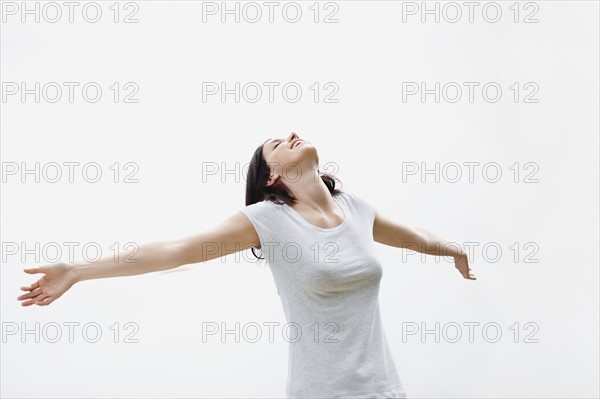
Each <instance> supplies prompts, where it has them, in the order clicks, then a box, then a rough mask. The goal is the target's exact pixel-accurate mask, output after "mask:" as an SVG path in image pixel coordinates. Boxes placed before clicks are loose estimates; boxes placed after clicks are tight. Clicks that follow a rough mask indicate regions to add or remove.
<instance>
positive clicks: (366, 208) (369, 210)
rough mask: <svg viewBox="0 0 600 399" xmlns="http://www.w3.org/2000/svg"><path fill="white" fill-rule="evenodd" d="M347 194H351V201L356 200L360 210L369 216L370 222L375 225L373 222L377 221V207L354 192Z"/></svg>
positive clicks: (355, 202)
mask: <svg viewBox="0 0 600 399" xmlns="http://www.w3.org/2000/svg"><path fill="white" fill-rule="evenodd" d="M347 194H348V195H349V196H350V199H351V201H352V202H354V204H355V206H356V207H357V209H358V212H360V213H361V214H362V215H366V216H368V218H369V221H370V224H371V225H373V223H375V208H373V207H372V206H371V204H370V203H369V202H367V201H366V200H365V199H363V198H362V197H361V196H359V195H356V194H353V193H347Z"/></svg>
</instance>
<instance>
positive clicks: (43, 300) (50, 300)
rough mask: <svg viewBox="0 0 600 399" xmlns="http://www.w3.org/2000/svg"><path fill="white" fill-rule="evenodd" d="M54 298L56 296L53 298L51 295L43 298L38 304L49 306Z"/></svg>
mask: <svg viewBox="0 0 600 399" xmlns="http://www.w3.org/2000/svg"><path fill="white" fill-rule="evenodd" d="M53 300H54V298H52V297H51V296H49V297H46V298H44V299H42V300H41V301H39V302H37V303H36V305H38V306H48V305H50V304H51V303H52V301H53Z"/></svg>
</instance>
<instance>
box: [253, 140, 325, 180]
mask: <svg viewBox="0 0 600 399" xmlns="http://www.w3.org/2000/svg"><path fill="white" fill-rule="evenodd" d="M263 158H264V159H265V161H266V162H267V165H268V166H269V168H270V170H271V177H270V178H269V181H268V182H267V186H268V185H270V184H272V183H273V182H274V181H275V180H276V179H277V177H278V176H281V177H282V178H283V179H284V180H285V181H290V180H291V181H297V180H298V175H299V174H300V173H305V172H308V171H309V168H311V167H313V166H314V165H315V164H318V161H319V158H318V155H317V149H316V148H315V147H314V146H313V145H311V144H310V143H309V142H308V141H305V140H303V139H301V138H300V137H299V136H298V135H297V134H296V133H291V134H290V135H289V136H288V137H287V138H286V139H268V140H267V141H265V143H264V145H263Z"/></svg>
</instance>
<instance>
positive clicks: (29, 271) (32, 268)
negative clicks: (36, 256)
mask: <svg viewBox="0 0 600 399" xmlns="http://www.w3.org/2000/svg"><path fill="white" fill-rule="evenodd" d="M23 271H24V272H25V273H29V274H35V273H39V272H40V268H39V267H30V268H29V269H23Z"/></svg>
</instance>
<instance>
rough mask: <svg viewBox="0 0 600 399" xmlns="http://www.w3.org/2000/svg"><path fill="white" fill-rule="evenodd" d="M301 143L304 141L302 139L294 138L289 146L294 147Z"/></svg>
mask: <svg viewBox="0 0 600 399" xmlns="http://www.w3.org/2000/svg"><path fill="white" fill-rule="evenodd" d="M302 143H304V140H301V139H296V140H294V141H293V142H292V145H291V146H290V148H296V147H298V146H299V145H300V144H302Z"/></svg>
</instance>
